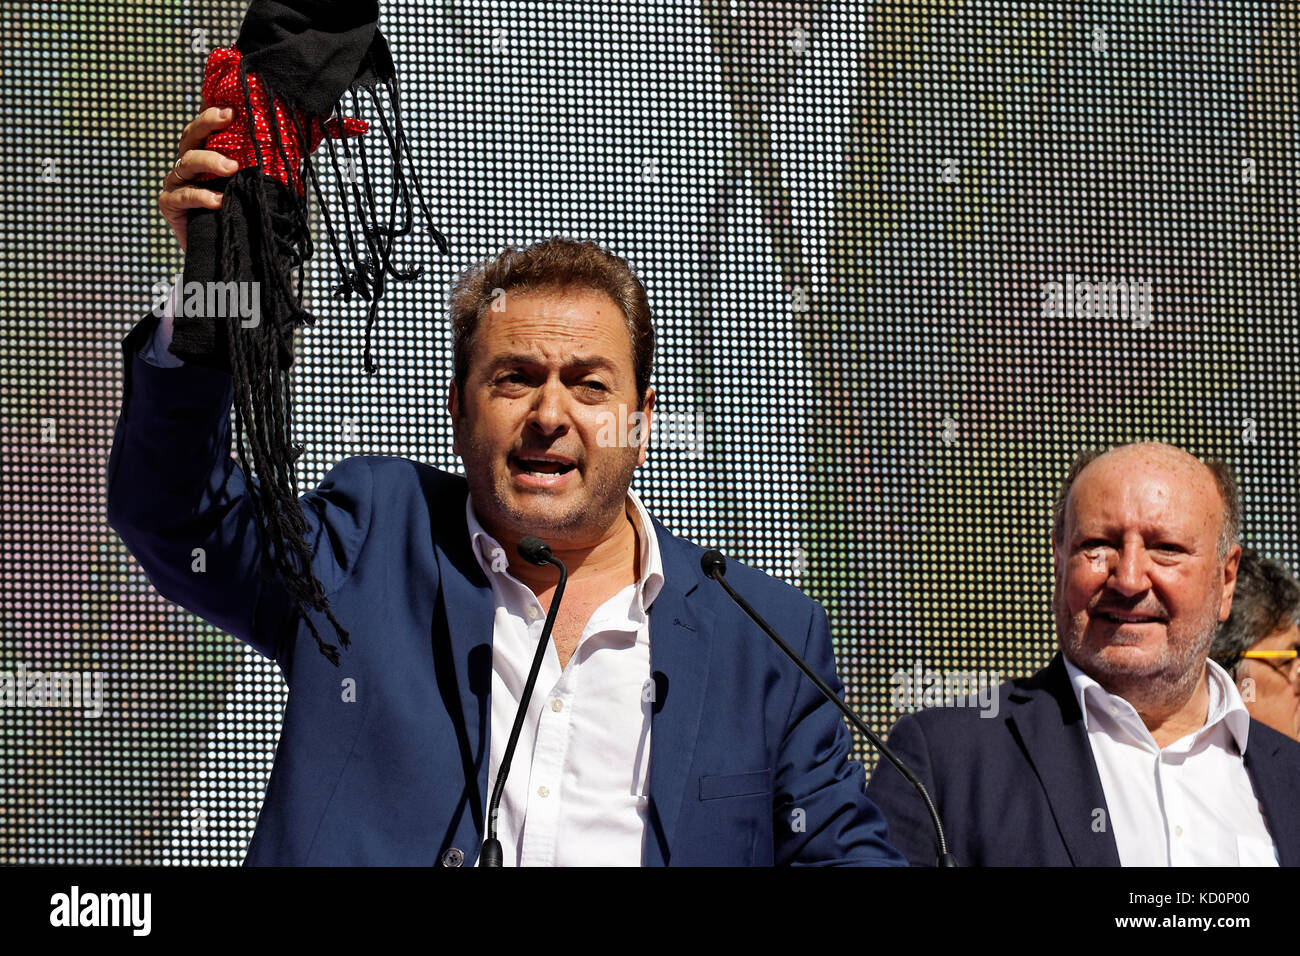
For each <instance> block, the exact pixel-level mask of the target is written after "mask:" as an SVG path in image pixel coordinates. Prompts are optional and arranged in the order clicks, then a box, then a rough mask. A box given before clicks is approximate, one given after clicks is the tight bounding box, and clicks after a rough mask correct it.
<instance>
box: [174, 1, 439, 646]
mask: <svg viewBox="0 0 1300 956" xmlns="http://www.w3.org/2000/svg"><path fill="white" fill-rule="evenodd" d="M378 18H379V7H378V4H377V3H376V2H373V0H372V2H364V0H363V2H357V0H343V2H338V0H324V2H294V3H277V2H271V0H253V3H252V4H251V5H250V7H249V9H248V13H247V14H246V16H245V18H244V22H243V25H242V27H241V28H240V31H239V38H238V40H237V41H236V43H235V47H234V49H217V50H214V51H213V52H212V55H211V56H210V57H209V60H208V64H207V69H206V71H205V76H204V98H205V101H206V105H212V106H223V107H229V108H230V109H232V110H234V118H233V121H232V122H231V124H230V125H229V126H228V127H226V128H225V129H223V130H220V131H218V132H216V133H214V134H212V135H210V136H209V137H208V139H207V142H206V144H205V148H207V149H214V150H217V151H218V152H222V153H224V154H225V155H228V156H231V157H232V158H234V159H236V160H238V161H239V163H240V169H239V171H238V172H236V173H235V174H234V175H233V176H231V177H229V178H228V179H208V180H206V181H204V182H203V186H204V187H206V188H212V189H216V190H219V191H221V192H222V193H223V198H222V204H221V209H220V210H219V211H213V210H193V211H192V212H191V215H190V221H189V227H188V245H187V249H186V256H185V283H186V287H187V289H188V288H193V287H192V286H190V285H189V284H190V283H191V282H198V283H203V284H205V285H204V286H203V288H205V289H207V288H212V287H211V286H208V285H206V283H229V282H235V283H254V282H255V283H257V285H256V286H251V287H226V288H251V289H255V290H257V292H256V294H255V298H256V300H257V302H258V304H259V310H258V314H257V315H256V321H255V322H254V321H253V318H251V317H249V316H247V315H244V316H241V315H239V314H237V310H232V309H229V308H225V309H216V310H211V309H208V310H200V311H215V312H224V313H226V314H200V315H194V314H188V313H190V310H189V309H182V310H178V314H177V316H176V319H175V326H174V334H173V337H172V343H171V351H172V353H173V354H175V355H177V356H178V357H180V358H182V359H184V360H185V361H186V362H188V363H192V364H197V365H204V366H208V367H211V368H218V369H221V370H223V371H226V372H229V373H230V374H231V376H232V377H233V380H234V382H233V385H234V394H235V401H234V408H235V437H236V455H237V461H238V464H239V467H240V468H241V469H242V470H243V472H244V474H245V476H246V477H249V478H250V480H249V482H248V488H249V494H250V496H251V498H252V502H253V510H254V515H255V518H256V526H257V533H258V545H259V553H260V560H261V574H262V576H263V577H264V578H266V579H272V578H274V577H275V576H276V575H277V574H278V575H279V576H280V577H281V579H282V581H283V583H284V585H285V587H286V589H287V590H288V593H289V595H290V597H291V598H292V599H293V601H294V602H295V606H296V608H297V609H298V612H299V613H300V614H301V616H302V618H303V620H305V621H306V622H307V626H308V627H309V628H310V630H311V633H312V635H313V637H315V639H316V643H317V646H318V647H319V649H320V651H321V653H322V654H324V655H325V656H326V657H327V658H329V660H330V661H331V662H332V663H334V664H335V665H336V666H337V665H338V663H339V654H338V648H337V647H336V646H335V645H333V644H327V643H325V641H324V640H323V639H322V638H321V635H320V634H319V632H318V631H317V629H316V626H315V625H314V624H313V623H312V621H311V619H310V618H309V617H308V616H307V615H306V614H305V613H304V609H305V608H312V609H313V610H316V611H318V612H322V613H324V614H325V615H326V616H327V618H328V620H329V621H330V623H331V624H332V625H333V627H334V629H335V631H336V632H337V633H338V635H339V640H340V641H341V642H342V644H343V646H344V647H346V646H348V643H349V639H348V632H347V631H346V630H345V629H344V628H343V626H342V625H341V624H340V623H339V622H338V620H336V619H335V617H334V615H333V613H332V612H331V611H330V609H329V605H328V601H327V599H326V596H325V593H324V590H323V588H322V586H321V584H320V582H319V581H318V580H317V579H316V576H315V574H314V573H313V572H312V569H311V552H310V549H309V547H308V545H307V543H306V541H305V540H304V535H305V534H306V531H307V522H306V519H305V518H304V516H303V513H302V508H301V506H300V505H299V503H298V488H297V477H296V474H295V467H294V464H295V462H296V460H297V459H298V457H299V456H300V455H301V454H302V451H303V446H302V445H301V444H299V443H296V442H294V441H293V439H292V426H293V391H292V380H291V377H290V375H289V368H290V366H291V365H292V364H293V361H294V331H295V329H297V328H299V327H301V326H303V325H311V324H313V323H314V321H315V317H314V316H312V315H311V314H310V313H309V312H308V311H307V310H306V309H304V308H303V303H302V279H303V263H305V262H306V260H307V259H309V258H311V255H312V241H311V231H310V227H309V224H308V200H307V192H306V183H310V184H311V187H312V189H313V190H314V191H315V194H316V199H317V206H318V208H319V210H320V213H321V219H322V224H323V225H324V228H325V232H326V235H327V237H328V239H329V243H330V247H331V249H332V251H333V254H334V260H335V264H336V266H337V269H338V276H339V285H338V287H337V288H336V289H335V290H334V292H335V294H336V295H339V296H341V297H343V298H345V299H349V300H350V299H351V297H352V295H353V294H354V293H356V294H358V295H359V296H360V297H361V298H362V299H363V300H365V301H366V302H368V303H369V305H368V309H367V316H366V333H365V351H364V366H365V369H366V372H367V373H368V374H373V373H374V372H375V369H376V366H375V364H374V363H373V362H372V360H371V356H370V335H371V330H372V328H373V325H374V322H375V318H376V316H377V315H378V309H379V302H380V299H381V298H382V297H383V294H384V289H385V282H386V280H387V278H388V277H391V278H394V279H414V278H416V277H418V276H419V275H420V274H421V272H422V269H421V268H419V267H415V268H412V269H410V270H409V271H403V270H401V269H399V268H398V267H397V265H396V264H395V262H394V257H393V254H394V251H395V245H396V240H397V239H398V238H400V237H402V236H406V235H408V234H410V233H411V232H412V231H413V226H414V208H415V206H416V205H417V204H418V206H419V210H420V213H421V215H422V217H423V221H424V222H425V224H426V226H427V228H428V231H429V234H430V235H431V236H432V237H433V239H434V241H435V242H437V244H438V247H439V249H440V250H441V251H442V252H444V253H445V252H446V251H447V240H446V239H445V238H444V237H443V235H442V234H441V233H440V232H438V230H437V229H435V228H434V226H433V222H432V217H431V216H430V214H429V209H428V206H427V205H426V203H425V201H424V197H423V196H422V194H421V185H420V181H419V179H418V177H417V175H416V172H415V168H414V161H413V160H412V158H411V153H410V148H409V146H408V145H407V141H406V137H405V136H404V134H403V132H402V120H401V110H400V102H399V96H398V87H397V77H396V74H395V72H394V69H393V62H392V58H391V56H390V55H389V51H388V44H387V42H386V41H385V40H384V38H383V36H382V35H381V34H380V32H379V30H378V28H377V21H378ZM381 90H382V91H384V92H386V93H387V99H388V109H389V110H390V111H391V120H390V118H389V117H388V116H386V115H385V104H384V102H383V101H382V100H381V98H380V95H379V93H380V91H381ZM345 94H347V95H348V96H349V97H350V108H351V110H352V112H353V113H356V114H359V113H360V112H361V103H362V102H363V99H362V98H363V97H365V98H366V99H368V101H369V103H370V104H371V106H372V107H373V111H374V112H375V113H376V114H377V116H378V119H379V124H380V127H381V129H382V132H383V136H384V143H383V144H381V145H385V146H386V148H387V155H386V156H383V157H381V158H380V159H379V162H380V163H382V164H383V165H382V166H381V167H380V168H381V169H385V170H386V174H387V175H388V176H389V177H390V178H391V182H392V202H391V204H390V206H389V208H388V209H387V211H386V214H385V215H384V216H383V217H382V218H381V216H380V212H379V211H378V210H377V208H376V189H375V187H376V183H377V180H376V177H375V170H374V167H375V166H376V165H377V163H376V161H375V160H374V159H372V158H371V157H369V156H368V155H367V151H366V149H365V147H364V145H363V141H361V140H358V141H357V143H356V144H355V148H349V146H348V138H349V137H353V136H359V135H360V134H361V133H363V132H365V131H366V129H367V124H365V123H362V122H360V121H358V120H356V119H352V118H345V117H344V110H343V102H342V99H343V97H344V95H345ZM335 140H337V141H338V142H339V144H340V145H341V150H340V149H336V147H335ZM322 142H323V143H325V144H326V146H327V153H328V158H329V168H330V169H332V171H333V174H334V176H335V178H336V182H338V183H339V185H340V192H341V193H343V194H344V195H346V194H347V193H349V192H350V194H351V202H350V203H349V202H348V201H347V200H346V199H345V200H344V202H343V204H342V205H343V209H342V210H341V217H340V215H339V214H338V212H336V213H335V214H334V215H331V212H330V209H329V207H328V204H327V203H326V202H325V198H324V196H323V195H322V192H321V188H320V181H319V179H318V176H317V168H316V165H315V164H313V163H312V160H311V153H312V151H313V150H314V149H315V148H316V147H317V145H318V144H320V143H322ZM340 152H341V160H342V162H341V163H340ZM325 172H326V173H328V172H329V170H325ZM340 218H341V222H340V221H339V220H340ZM340 233H341V235H340ZM295 269H296V270H297V283H296V285H297V287H296V289H295V287H294V281H293V272H294V270H295ZM218 288H221V287H218ZM206 301H207V302H208V303H212V302H214V301H218V302H219V301H222V300H221V297H220V296H215V297H214V296H207V297H206ZM226 301H228V302H229V301H234V300H233V299H227V300H226ZM183 313H185V314H183ZM245 433H247V439H248V444H247V448H246V446H245V440H244V435H245ZM250 452H251V454H250ZM250 461H251V465H252V468H251V469H250V467H249V465H250ZM254 472H256V475H257V483H256V484H255V483H254V482H253V481H252V480H251V476H252V474H253V473H254ZM259 486H260V487H259Z"/></svg>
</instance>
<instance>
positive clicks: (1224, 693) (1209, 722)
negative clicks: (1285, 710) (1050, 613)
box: [1061, 654, 1250, 755]
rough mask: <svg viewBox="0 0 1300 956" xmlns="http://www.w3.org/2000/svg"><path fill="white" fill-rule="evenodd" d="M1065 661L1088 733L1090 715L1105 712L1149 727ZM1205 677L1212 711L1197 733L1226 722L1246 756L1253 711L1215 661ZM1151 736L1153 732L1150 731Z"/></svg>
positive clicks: (1125, 704)
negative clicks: (1251, 712)
mask: <svg viewBox="0 0 1300 956" xmlns="http://www.w3.org/2000/svg"><path fill="white" fill-rule="evenodd" d="M1061 660H1063V661H1064V662H1065V670H1066V673H1067V674H1069V675H1070V687H1071V689H1072V690H1073V691H1074V699H1075V700H1076V701H1077V702H1078V704H1079V710H1080V711H1082V713H1083V726H1084V729H1085V730H1087V729H1089V728H1088V719H1089V716H1090V714H1096V713H1100V712H1105V713H1107V714H1109V715H1110V716H1111V717H1112V719H1114V720H1117V721H1120V722H1121V723H1129V724H1131V723H1132V721H1134V720H1136V721H1137V723H1138V725H1140V726H1141V727H1142V728H1143V729H1145V728H1146V725H1145V724H1143V723H1142V718H1141V717H1140V716H1138V712H1137V710H1136V709H1135V708H1134V707H1133V705H1132V704H1130V703H1129V702H1128V701H1127V700H1125V699H1124V698H1123V697H1120V696H1118V695H1116V694H1112V693H1110V691H1108V690H1106V688H1104V687H1102V686H1101V684H1099V683H1097V681H1095V680H1093V679H1092V678H1091V677H1089V676H1088V675H1087V674H1085V673H1084V672H1083V671H1081V670H1079V668H1077V667H1075V666H1074V663H1073V662H1072V661H1071V660H1070V659H1069V658H1068V657H1066V656H1065V655H1064V654H1062V655H1061ZM1205 673H1206V676H1207V677H1208V678H1209V691H1210V707H1209V712H1208V713H1207V714H1206V718H1205V725H1204V726H1203V727H1202V728H1201V729H1200V730H1198V731H1197V733H1203V732H1204V731H1206V730H1208V729H1209V728H1211V727H1213V726H1214V725H1215V724H1217V723H1219V722H1220V721H1223V723H1224V725H1225V726H1226V727H1227V728H1228V732H1229V733H1230V734H1231V735H1232V739H1233V741H1234V742H1235V743H1236V744H1237V750H1238V752H1239V753H1241V754H1243V755H1244V754H1245V753H1246V738H1247V736H1248V735H1249V733H1250V711H1248V710H1247V709H1246V705H1245V703H1244V702H1243V701H1242V699H1241V694H1240V693H1239V692H1238V691H1237V685H1236V684H1234V683H1233V681H1232V678H1231V677H1229V676H1228V672H1227V671H1225V670H1224V669H1223V668H1222V667H1220V666H1219V665H1218V664H1216V663H1215V662H1214V661H1212V660H1209V659H1207V660H1206V662H1205ZM1147 734H1148V736H1149V735H1150V731H1147Z"/></svg>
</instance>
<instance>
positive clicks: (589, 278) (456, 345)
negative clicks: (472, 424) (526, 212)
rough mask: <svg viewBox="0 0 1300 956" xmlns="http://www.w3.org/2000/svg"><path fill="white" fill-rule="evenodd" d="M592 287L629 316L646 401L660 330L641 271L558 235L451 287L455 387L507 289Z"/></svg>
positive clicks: (514, 251)
mask: <svg viewBox="0 0 1300 956" xmlns="http://www.w3.org/2000/svg"><path fill="white" fill-rule="evenodd" d="M567 289H591V290H595V291H598V292H603V293H605V294H606V295H608V296H609V297H610V298H611V299H613V300H614V302H615V303H617V305H618V307H619V308H620V309H621V310H622V312H623V316H624V318H625V319H626V320H627V331H628V335H629V336H630V337H631V339H632V362H633V365H634V367H635V369H636V390H637V395H638V396H639V397H640V398H641V400H643V401H644V399H645V395H646V392H647V390H649V388H650V372H651V370H652V369H653V367H654V349H655V333H654V325H653V324H652V322H651V318H650V302H649V299H648V298H647V296H646V291H645V284H644V283H643V282H642V281H641V278H640V276H638V275H637V273H636V271H635V270H634V269H633V268H632V266H631V265H630V264H629V263H628V261H627V260H626V259H624V258H622V257H621V256H616V255H614V254H613V253H612V252H610V251H609V250H607V249H605V248H604V247H603V246H601V245H599V244H597V243H595V242H586V241H581V242H580V241H577V240H574V239H566V238H564V237H562V236H555V237H552V238H550V239H546V240H543V241H541V242H535V243H533V244H532V245H531V246H528V247H527V248H525V249H518V248H515V247H514V246H509V247H507V248H505V249H503V250H502V251H501V252H500V253H498V254H497V255H496V256H493V257H492V258H491V259H488V260H486V261H484V262H482V263H479V264H478V265H476V266H473V267H471V268H469V269H467V270H466V271H465V272H464V273H462V274H461V276H460V278H459V279H458V280H457V281H456V285H455V286H454V287H453V288H452V291H451V299H450V302H449V305H448V311H449V312H450V314H451V328H452V356H453V365H454V369H455V376H456V387H457V388H459V389H464V387H465V379H466V377H467V376H468V375H469V358H470V348H471V346H472V344H473V341H474V333H475V332H476V331H477V330H478V326H479V323H480V322H481V321H482V320H483V315H484V313H485V312H486V311H487V309H488V307H489V306H490V305H491V304H492V300H493V299H494V298H495V297H496V296H498V295H500V294H502V292H510V291H512V290H514V291H525V290H526V291H529V292H547V291H556V292H560V291H564V290H567Z"/></svg>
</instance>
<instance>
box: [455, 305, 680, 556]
mask: <svg viewBox="0 0 1300 956" xmlns="http://www.w3.org/2000/svg"><path fill="white" fill-rule="evenodd" d="M504 303H505V307H504V309H503V310H501V311H494V310H493V309H492V308H489V309H488V310H487V311H486V312H485V313H484V316H483V319H482V321H481V322H480V323H479V326H478V329H477V330H476V332H475V333H474V337H473V340H472V343H471V349H470V355H471V357H470V362H469V369H468V372H467V374H466V380H465V385H464V393H463V394H461V393H460V392H459V391H458V390H457V388H456V386H455V385H454V384H453V385H452V388H451V392H450V394H449V398H448V410H449V411H450V412H451V416H452V427H453V431H454V434H455V445H454V448H455V451H456V453H457V454H459V455H460V457H461V459H462V460H463V461H464V463H465V476H466V478H467V479H468V482H469V488H470V495H471V498H472V500H473V502H474V510H475V513H476V514H477V515H478V517H479V520H480V521H482V522H483V525H484V527H485V528H486V529H487V530H488V531H489V532H490V533H492V534H493V536H494V537H497V538H498V539H499V540H517V539H518V538H520V537H522V536H524V535H528V534H535V535H538V536H540V537H542V538H543V539H545V540H546V541H547V543H548V544H550V545H551V546H552V547H553V548H556V549H560V548H584V547H590V546H592V545H594V544H596V543H597V542H598V541H599V540H600V539H601V538H602V537H603V536H604V535H605V534H606V533H607V532H608V531H609V529H610V528H611V527H612V526H613V525H614V523H615V522H616V521H618V520H621V516H622V515H623V513H624V506H625V502H626V497H627V490H628V487H629V485H630V484H631V481H632V473H633V471H634V470H635V469H636V467H637V466H638V465H639V464H641V463H642V462H644V461H645V458H646V447H647V445H648V444H649V438H650V415H651V412H652V410H653V406H654V393H653V391H651V392H650V393H649V394H648V395H647V397H646V401H645V402H644V404H643V403H641V402H640V401H638V399H639V398H640V396H638V395H637V391H636V368H635V364H634V361H633V357H632V338H631V336H630V335H629V333H628V328H627V320H626V319H625V318H624V316H623V313H622V311H621V310H620V309H619V307H618V305H617V304H616V303H615V302H614V300H613V299H611V298H610V297H609V296H608V295H606V294H605V293H603V292H598V291H594V290H586V289H568V290H562V291H550V290H542V291H538V292H521V293H514V292H506V293H504Z"/></svg>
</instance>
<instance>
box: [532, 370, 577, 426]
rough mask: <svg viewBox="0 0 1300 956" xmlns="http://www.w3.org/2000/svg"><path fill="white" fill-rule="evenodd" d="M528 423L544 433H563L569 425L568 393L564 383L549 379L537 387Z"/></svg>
mask: <svg viewBox="0 0 1300 956" xmlns="http://www.w3.org/2000/svg"><path fill="white" fill-rule="evenodd" d="M528 424H529V425H531V426H532V427H533V428H535V429H536V430H537V431H540V432H541V433H542V434H543V435H547V436H555V435H559V434H563V433H564V431H565V430H566V429H567V428H568V425H569V412H568V393H567V391H566V390H565V388H564V385H563V383H561V382H554V381H549V380H548V381H547V382H545V383H543V385H542V386H541V387H540V388H539V389H537V394H536V397H535V399H534V401H533V408H532V412H531V414H530V415H529V416H528Z"/></svg>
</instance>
